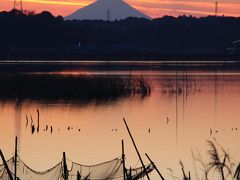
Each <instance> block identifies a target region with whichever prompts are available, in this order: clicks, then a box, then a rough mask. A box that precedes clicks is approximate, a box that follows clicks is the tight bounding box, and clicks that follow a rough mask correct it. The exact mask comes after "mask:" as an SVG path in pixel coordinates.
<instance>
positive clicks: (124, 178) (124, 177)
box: [122, 140, 126, 180]
mask: <svg viewBox="0 0 240 180" xmlns="http://www.w3.org/2000/svg"><path fill="white" fill-rule="evenodd" d="M122 162H123V180H126V176H125V174H126V171H125V170H126V168H125V154H124V142H123V140H122Z"/></svg>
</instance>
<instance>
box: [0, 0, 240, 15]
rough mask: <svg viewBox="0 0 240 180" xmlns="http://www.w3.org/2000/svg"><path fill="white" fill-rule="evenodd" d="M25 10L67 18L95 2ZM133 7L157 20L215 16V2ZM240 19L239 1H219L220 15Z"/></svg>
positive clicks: (55, 1)
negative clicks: (164, 17) (163, 17)
mask: <svg viewBox="0 0 240 180" xmlns="http://www.w3.org/2000/svg"><path fill="white" fill-rule="evenodd" d="M22 1H23V6H24V7H23V8H24V9H26V10H33V11H35V12H41V11H43V10H47V11H50V12H52V13H53V14H54V15H62V16H66V15H69V14H71V13H72V12H74V11H76V10H77V9H79V8H81V7H83V6H86V5H88V4H90V3H92V2H94V1H95V0H22ZM125 1H126V2H127V3H129V4H130V5H132V6H133V7H135V8H137V9H139V10H141V11H142V12H144V13H146V14H147V15H149V16H151V17H153V18H155V17H160V16H164V15H173V16H178V15H183V14H186V15H190V14H192V15H194V16H206V15H209V14H214V6H215V4H214V2H215V1H214V0H201V1H200V0H125ZM12 6H13V0H0V11H3V10H10V9H11V8H12ZM223 14H224V15H226V16H238V17H240V1H239V0H219V15H223Z"/></svg>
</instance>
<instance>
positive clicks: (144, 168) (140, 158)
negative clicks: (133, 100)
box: [123, 118, 150, 180]
mask: <svg viewBox="0 0 240 180" xmlns="http://www.w3.org/2000/svg"><path fill="white" fill-rule="evenodd" d="M123 121H124V123H125V125H126V128H127V130H128V134H129V135H130V138H131V140H132V142H133V145H134V147H135V150H136V152H137V155H138V157H139V160H140V162H141V164H142V166H143V170H144V172H145V174H146V176H147V179H148V180H150V178H149V175H148V172H147V170H146V167H145V165H144V163H143V160H142V157H141V155H140V153H139V151H138V148H137V145H136V143H135V141H134V139H133V137H132V134H131V132H130V130H129V128H128V125H127V122H126V120H125V118H123Z"/></svg>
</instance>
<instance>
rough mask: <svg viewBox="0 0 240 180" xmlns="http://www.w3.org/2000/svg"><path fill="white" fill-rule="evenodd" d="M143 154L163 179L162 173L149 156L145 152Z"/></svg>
mask: <svg viewBox="0 0 240 180" xmlns="http://www.w3.org/2000/svg"><path fill="white" fill-rule="evenodd" d="M145 155H146V156H147V158H148V160H149V161H150V162H151V164H152V165H153V167H154V169H155V170H156V171H157V173H158V175H159V176H160V178H161V179H162V180H165V179H164V177H163V176H162V174H161V173H160V171H159V170H158V168H157V166H156V165H155V164H154V162H153V161H152V160H151V159H150V157H149V156H148V154H147V153H145Z"/></svg>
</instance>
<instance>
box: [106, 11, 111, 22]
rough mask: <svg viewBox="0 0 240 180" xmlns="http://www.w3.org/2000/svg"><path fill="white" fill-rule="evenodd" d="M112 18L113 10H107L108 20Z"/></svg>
mask: <svg viewBox="0 0 240 180" xmlns="http://www.w3.org/2000/svg"><path fill="white" fill-rule="evenodd" d="M110 20H111V12H110V9H108V10H107V21H110Z"/></svg>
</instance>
